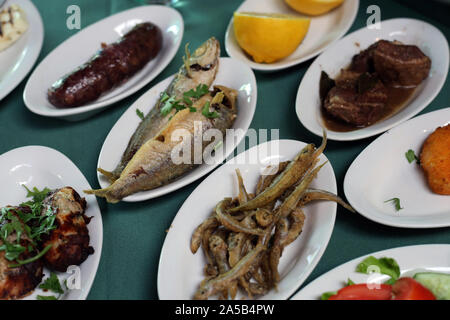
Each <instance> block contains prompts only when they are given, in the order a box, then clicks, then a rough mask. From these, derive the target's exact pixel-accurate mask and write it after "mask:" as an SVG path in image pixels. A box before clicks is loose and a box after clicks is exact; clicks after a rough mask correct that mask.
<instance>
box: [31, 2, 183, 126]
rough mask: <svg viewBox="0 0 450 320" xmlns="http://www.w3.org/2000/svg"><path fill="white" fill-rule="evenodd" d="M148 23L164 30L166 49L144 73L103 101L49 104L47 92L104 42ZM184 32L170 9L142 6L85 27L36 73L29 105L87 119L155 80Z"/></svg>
mask: <svg viewBox="0 0 450 320" xmlns="http://www.w3.org/2000/svg"><path fill="white" fill-rule="evenodd" d="M147 21H148V22H152V23H154V24H155V25H157V26H158V27H159V28H160V29H161V31H162V33H163V46H162V48H161V51H160V52H159V53H158V55H157V56H156V57H155V58H154V59H152V60H151V61H150V62H149V63H147V64H146V65H145V66H144V68H142V70H140V71H139V72H138V73H136V74H135V75H134V76H132V77H131V78H130V79H128V81H126V82H125V83H123V84H122V85H120V86H118V87H116V88H115V89H113V90H111V91H110V92H108V93H106V94H105V95H102V96H101V97H100V98H99V99H97V100H95V101H93V102H91V103H89V104H87V105H84V106H81V107H77V108H64V109H59V108H56V107H55V106H53V105H52V104H51V103H50V102H49V101H48V99H47V91H48V89H49V88H50V87H51V86H52V84H53V83H54V82H55V81H56V80H58V79H59V78H61V77H62V76H64V75H65V74H67V73H70V72H72V71H73V70H75V69H76V68H77V67H79V66H80V65H82V64H83V63H85V62H86V61H87V60H89V59H90V58H91V57H92V56H93V55H94V53H95V52H96V51H97V50H98V49H100V44H101V43H112V42H115V41H116V40H118V39H119V38H120V37H121V36H123V35H124V34H125V33H127V32H128V31H129V30H130V29H132V28H133V27H134V26H135V25H136V24H138V23H141V22H147ZM183 30H184V23H183V18H182V17H181V15H180V14H179V13H178V11H176V10H175V9H172V8H170V7H166V6H140V7H137V8H133V9H130V10H126V11H123V12H120V13H117V14H115V15H112V16H110V17H107V18H105V19H103V20H100V21H99V22H96V23H94V24H92V25H90V26H88V27H86V28H83V29H82V30H81V31H79V32H78V33H76V34H75V35H74V36H72V37H70V38H69V39H67V40H66V41H64V42H63V43H62V44H60V45H59V46H58V47H56V49H54V50H53V51H52V52H51V53H50V54H49V55H48V56H47V57H46V58H45V59H44V60H43V61H42V62H41V63H40V64H39V66H38V67H37V68H36V69H35V70H34V72H33V73H32V75H31V76H30V79H29V80H28V82H27V85H26V87H25V91H24V93H23V98H24V101H25V105H26V106H27V108H28V109H30V111H32V112H34V113H37V114H39V115H43V116H47V117H58V118H64V119H67V120H80V119H85V118H87V117H89V116H91V115H93V114H95V113H97V112H99V111H100V110H101V109H104V108H105V107H106V106H109V105H111V104H113V103H114V102H117V101H119V100H121V99H123V98H126V97H128V96H129V95H131V94H133V93H134V92H136V91H137V90H139V89H140V88H142V87H143V86H145V85H146V84H147V83H149V82H150V81H151V80H153V79H154V78H155V77H156V76H157V75H158V74H159V73H160V72H161V71H162V70H163V69H164V68H165V67H166V66H167V65H168V64H169V63H170V61H171V60H172V58H173V57H174V56H175V54H176V53H177V51H178V48H179V46H180V43H181V39H182V37H183ZM93 35H94V36H93Z"/></svg>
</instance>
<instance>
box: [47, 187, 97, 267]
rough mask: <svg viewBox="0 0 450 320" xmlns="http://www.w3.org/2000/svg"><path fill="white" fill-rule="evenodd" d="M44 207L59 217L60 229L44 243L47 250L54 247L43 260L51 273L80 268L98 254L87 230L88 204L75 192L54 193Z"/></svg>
mask: <svg viewBox="0 0 450 320" xmlns="http://www.w3.org/2000/svg"><path fill="white" fill-rule="evenodd" d="M44 204H45V207H46V208H49V207H50V208H51V209H52V210H53V212H54V214H55V215H56V220H55V224H56V226H57V228H56V229H54V230H52V231H51V232H50V234H49V235H48V237H47V238H45V239H44V242H43V244H42V247H43V248H44V247H46V246H47V245H49V244H52V245H53V246H52V248H51V249H50V250H49V251H48V252H47V253H46V254H45V255H44V257H43V259H44V261H45V264H46V265H47V266H48V267H49V268H50V269H53V270H56V271H61V272H65V271H67V268H68V267H69V266H70V265H80V264H81V263H82V262H83V261H84V260H86V259H87V257H88V256H89V255H90V254H92V253H93V252H94V249H93V248H92V247H91V246H89V231H88V229H87V226H86V225H87V224H88V223H89V221H90V218H88V217H86V216H85V215H84V212H85V209H86V200H85V199H84V198H81V197H80V195H79V194H78V193H77V192H76V191H75V190H74V189H73V188H71V187H64V188H61V189H57V190H55V191H53V192H52V193H50V194H49V195H48V196H47V198H46V199H45V200H44ZM45 207H44V211H45V210H46V208H45Z"/></svg>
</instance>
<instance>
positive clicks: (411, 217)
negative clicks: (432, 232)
mask: <svg viewBox="0 0 450 320" xmlns="http://www.w3.org/2000/svg"><path fill="white" fill-rule="evenodd" d="M448 123H450V108H446V109H442V110H438V111H434V112H430V113H427V114H424V115H421V116H419V117H417V118H414V119H411V120H409V121H407V122H405V123H403V124H402V125H400V126H398V127H396V128H394V129H391V130H389V131H388V132H386V133H384V134H383V135H382V136H380V137H378V138H377V139H376V140H375V141H373V142H372V143H371V144H370V145H369V146H368V147H367V148H366V149H364V150H363V152H361V153H360V154H359V155H358V157H357V158H356V159H355V160H354V161H353V163H352V164H351V166H350V168H349V169H348V171H347V173H346V175H345V179H344V192H345V195H346V197H347V200H348V201H349V202H350V204H351V205H352V206H353V208H354V209H355V210H356V211H358V212H359V213H360V214H362V215H363V216H365V217H366V218H369V219H370V220H373V221H376V222H378V223H382V224H386V225H389V226H394V227H405V228H434V227H448V226H450V196H444V195H438V194H436V193H433V192H432V191H431V189H430V188H429V187H428V184H427V182H426V178H425V175H424V172H423V170H422V169H421V168H420V166H419V165H417V164H416V162H413V163H409V162H408V160H407V159H406V156H405V153H406V152H407V151H408V150H409V149H411V150H413V151H414V153H415V154H416V155H417V156H419V155H420V152H421V149H422V145H423V143H424V141H425V139H426V138H427V137H428V136H429V135H430V134H431V133H432V132H433V131H434V130H435V129H436V128H437V127H440V126H444V125H446V124H448ZM392 198H399V199H400V205H401V207H402V208H403V209H401V210H399V211H396V210H395V207H394V205H393V204H392V203H391V202H388V203H385V201H386V200H389V199H392Z"/></svg>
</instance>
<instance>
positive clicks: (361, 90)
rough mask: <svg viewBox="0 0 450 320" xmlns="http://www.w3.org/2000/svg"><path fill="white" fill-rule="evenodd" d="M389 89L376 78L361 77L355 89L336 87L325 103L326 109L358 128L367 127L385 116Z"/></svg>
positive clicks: (330, 92)
mask: <svg viewBox="0 0 450 320" xmlns="http://www.w3.org/2000/svg"><path fill="white" fill-rule="evenodd" d="M387 98H388V97H387V89H386V87H385V86H384V85H383V83H382V82H381V81H380V80H379V79H378V78H376V77H372V76H370V75H368V74H363V75H361V76H360V77H359V78H358V80H357V81H356V84H355V86H354V87H341V86H336V87H334V88H332V89H331V90H330V91H329V92H328V95H327V97H326V99H325V101H324V104H323V106H324V108H325V110H326V111H327V112H329V113H330V114H331V115H333V116H334V117H336V118H339V119H341V120H343V121H345V122H347V123H351V124H354V125H356V126H367V125H370V124H372V123H374V122H375V121H377V120H378V119H379V118H380V117H381V115H382V114H383V111H384V108H385V106H386V101H387Z"/></svg>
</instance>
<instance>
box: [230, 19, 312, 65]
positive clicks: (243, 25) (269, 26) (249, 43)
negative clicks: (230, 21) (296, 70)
mask: <svg viewBox="0 0 450 320" xmlns="http://www.w3.org/2000/svg"><path fill="white" fill-rule="evenodd" d="M310 21H311V20H310V19H309V18H304V17H298V16H294V15H287V14H266V13H254V12H235V13H234V34H235V36H236V40H237V42H238V43H239V46H240V47H241V48H242V49H243V50H244V51H245V52H247V53H248V54H249V55H250V56H252V58H253V60H254V61H255V62H258V63H272V62H275V61H277V60H280V59H283V58H285V57H287V56H289V55H290V54H291V53H292V52H294V51H295V49H296V48H297V47H298V46H299V45H300V43H301V42H302V41H303V39H304V38H305V36H306V33H307V32H308V29H309V24H310Z"/></svg>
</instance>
